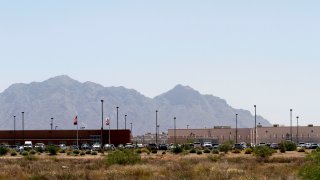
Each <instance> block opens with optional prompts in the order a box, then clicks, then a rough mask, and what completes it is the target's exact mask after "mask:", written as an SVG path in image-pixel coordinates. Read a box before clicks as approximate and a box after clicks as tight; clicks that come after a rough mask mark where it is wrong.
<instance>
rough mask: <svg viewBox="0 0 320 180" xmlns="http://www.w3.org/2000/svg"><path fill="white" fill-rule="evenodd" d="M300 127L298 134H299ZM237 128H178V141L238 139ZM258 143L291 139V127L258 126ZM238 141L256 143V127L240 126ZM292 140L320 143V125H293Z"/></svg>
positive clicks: (172, 138) (170, 137)
mask: <svg viewBox="0 0 320 180" xmlns="http://www.w3.org/2000/svg"><path fill="white" fill-rule="evenodd" d="M297 129H298V136H297ZM235 132H236V129H235V128H222V129H214V128H212V129H176V142H177V143H186V142H195V141H200V142H203V141H211V142H213V143H219V144H221V143H223V142H226V141H228V140H232V141H236V136H235V134H236V133H235ZM256 140H257V144H258V143H274V142H276V143H279V142H281V141H285V140H291V127H257V136H256ZM237 141H238V142H246V143H255V135H254V128H238V138H237ZM292 141H294V142H314V143H320V126H312V127H309V126H299V128H297V127H296V126H293V127H292ZM174 142H175V136H174V129H169V130H168V143H174Z"/></svg>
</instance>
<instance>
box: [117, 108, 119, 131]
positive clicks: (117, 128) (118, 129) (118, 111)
mask: <svg viewBox="0 0 320 180" xmlns="http://www.w3.org/2000/svg"><path fill="white" fill-rule="evenodd" d="M118 115H119V107H117V131H118V130H119V123H118V122H119V119H118Z"/></svg>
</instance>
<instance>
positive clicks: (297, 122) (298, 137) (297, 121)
mask: <svg viewBox="0 0 320 180" xmlns="http://www.w3.org/2000/svg"><path fill="white" fill-rule="evenodd" d="M297 144H299V116H297Z"/></svg>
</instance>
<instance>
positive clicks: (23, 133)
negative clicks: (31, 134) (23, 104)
mask: <svg viewBox="0 0 320 180" xmlns="http://www.w3.org/2000/svg"><path fill="white" fill-rule="evenodd" d="M21 114H22V143H24V112H21Z"/></svg>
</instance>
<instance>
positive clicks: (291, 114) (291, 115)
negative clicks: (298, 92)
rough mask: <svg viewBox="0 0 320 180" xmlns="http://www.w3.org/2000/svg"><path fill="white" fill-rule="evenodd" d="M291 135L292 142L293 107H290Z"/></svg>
mask: <svg viewBox="0 0 320 180" xmlns="http://www.w3.org/2000/svg"><path fill="white" fill-rule="evenodd" d="M290 137H291V142H292V109H290Z"/></svg>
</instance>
